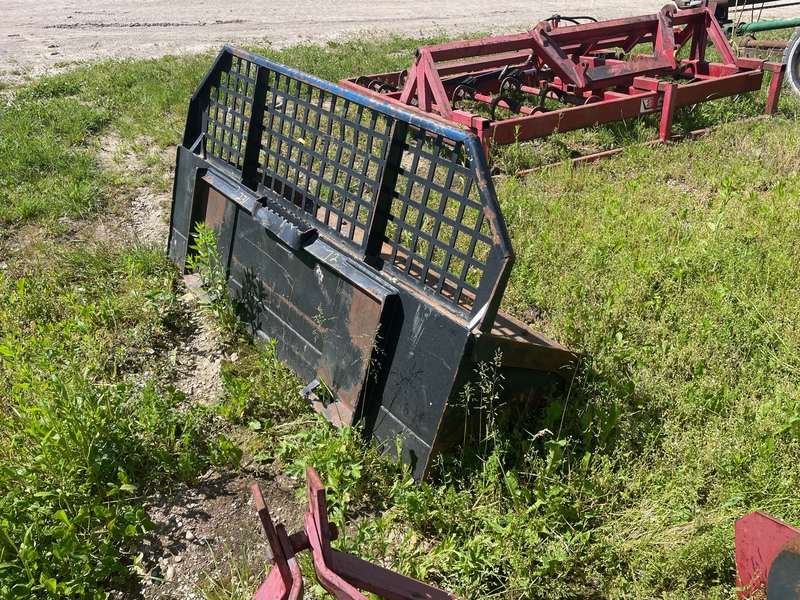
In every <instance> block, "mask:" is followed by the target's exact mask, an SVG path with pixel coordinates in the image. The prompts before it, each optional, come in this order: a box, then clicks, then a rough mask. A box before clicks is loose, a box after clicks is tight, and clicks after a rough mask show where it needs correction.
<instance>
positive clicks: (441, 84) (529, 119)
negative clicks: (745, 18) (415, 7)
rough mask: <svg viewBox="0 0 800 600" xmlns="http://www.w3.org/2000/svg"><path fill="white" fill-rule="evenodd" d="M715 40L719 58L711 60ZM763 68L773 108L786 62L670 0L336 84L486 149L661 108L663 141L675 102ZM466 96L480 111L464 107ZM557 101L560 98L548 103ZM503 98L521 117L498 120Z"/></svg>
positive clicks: (725, 87) (744, 80)
mask: <svg viewBox="0 0 800 600" xmlns="http://www.w3.org/2000/svg"><path fill="white" fill-rule="evenodd" d="M709 44H711V45H713V47H714V49H715V50H716V52H717V54H718V55H719V56H720V59H719V60H720V62H709V61H707V60H706V50H707V46H708V45H709ZM641 45H649V46H650V48H651V51H650V53H649V54H642V53H641V52H640V46H641ZM684 48H687V49H688V50H687V51H686V54H688V56H687V57H686V58H679V56H680V54H681V52H682V51H683V50H684ZM764 71H771V72H772V73H773V74H774V75H773V78H772V85H771V87H770V94H769V99H768V101H767V106H766V112H767V113H768V114H769V113H771V112H774V111H775V109H776V107H777V103H778V98H779V94H780V85H781V83H782V81H783V74H784V71H785V67H783V66H782V65H780V64H777V63H770V62H767V61H764V60H756V59H748V58H737V57H736V55H735V53H734V51H733V49H732V47H731V46H730V44H729V43H728V40H727V38H726V36H725V33H724V31H723V30H722V28H721V27H720V25H719V23H718V22H717V20H716V19H715V17H714V12H713V10H711V9H710V8H709V7H700V8H693V9H688V10H681V11H676V9H675V7H674V6H672V5H667V6H665V7H664V8H663V9H661V11H660V12H659V13H657V14H655V15H645V16H640V17H632V18H626V19H616V20H613V21H602V22H599V23H587V24H580V25H575V26H569V27H553V23H552V22H548V21H544V22H542V23H540V24H539V25H537V26H536V27H535V28H533V29H531V30H530V31H527V32H524V33H518V34H513V35H505V36H495V37H488V38H483V39H474V40H464V41H457V42H450V43H446V44H439V45H435V46H424V47H421V48H419V49H418V51H417V57H416V60H415V63H414V65H413V66H412V67H411V68H410V69H409V70H408V71H407V72H406V71H403V72H396V73H383V74H380V75H371V76H366V77H359V78H356V79H349V80H342V81H341V82H340V83H341V84H342V85H343V86H345V87H349V88H351V89H357V90H359V91H361V92H363V91H364V89H365V88H366V90H367V93H368V94H372V95H375V96H380V97H381V98H382V99H384V100H387V101H389V102H393V103H397V104H401V105H410V106H414V107H416V109H417V110H420V111H423V112H425V113H433V114H434V115H438V116H439V117H441V118H443V119H445V120H447V121H450V122H452V123H456V124H458V125H460V126H462V127H465V128H467V129H469V130H470V131H471V132H472V133H475V134H477V135H478V136H479V137H480V139H481V141H482V143H483V146H484V149H485V150H486V151H487V153H488V150H489V148H490V147H491V145H493V144H501V145H502V144H510V143H514V142H517V141H524V140H530V139H534V138H540V137H546V136H548V135H551V134H553V133H555V132H565V131H573V130H577V129H583V128H586V127H591V126H593V125H597V124H604V123H611V122H614V121H620V120H624V119H629V118H636V117H639V116H640V115H646V114H651V113H659V112H660V113H661V123H660V127H659V138H660V139H661V140H662V141H664V140H667V139H669V138H670V136H671V134H672V123H673V118H674V114H675V110H676V109H677V108H680V107H683V106H692V105H694V104H697V103H699V102H705V101H709V100H713V99H717V98H722V97H726V96H734V95H737V94H741V93H746V92H752V91H756V90H759V89H760V88H761V85H762V83H763V78H764ZM467 98H468V99H469V100H470V101H472V103H473V104H472V106H473V107H476V110H477V112H475V111H473V110H466V109H463V108H459V106H458V105H459V103H460V102H461V101H463V100H464V99H467ZM553 100H556V101H558V103H560V106H558V107H555V108H554V107H552V106H548V105H546V104H545V102H546V101H549V102H548V104H550V105H552V101H553ZM481 106H483V107H484V108H485V110H479V109H480V107H481ZM498 107H499V108H503V109H506V110H509V111H511V112H513V113H516V115H517V116H511V117H509V118H502V119H495V110H496V108H498ZM487 112H488V113H489V114H488V115H487V114H486V113H487Z"/></svg>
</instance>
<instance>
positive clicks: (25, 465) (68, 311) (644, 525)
mask: <svg viewBox="0 0 800 600" xmlns="http://www.w3.org/2000/svg"><path fill="white" fill-rule="evenodd" d="M431 41H435V40H424V41H418V40H416V41H415V40H406V39H400V38H392V39H388V40H374V39H368V40H353V41H348V42H341V43H337V44H329V45H328V46H323V47H303V48H293V49H287V50H283V51H280V52H272V53H271V54H270V55H271V56H272V57H273V58H276V59H278V60H281V61H283V62H285V63H288V64H290V65H291V66H293V67H297V68H300V69H304V70H308V71H311V72H313V73H315V74H317V75H319V76H322V77H324V78H327V79H330V80H337V79H339V78H340V77H344V76H350V75H354V74H359V73H364V72H382V71H388V70H396V69H399V68H403V67H405V66H407V65H408V64H409V63H410V60H411V57H412V56H413V49H414V48H415V47H416V46H417V45H419V44H420V43H429V42H431ZM211 60H212V57H211V55H206V56H201V57H187V58H174V57H168V58H165V59H161V60H156V61H142V62H123V63H115V62H106V63H100V64H98V65H94V66H90V67H79V68H77V69H75V70H73V71H70V72H69V73H66V74H63V75H58V76H56V77H49V78H43V79H40V80H37V81H35V82H33V83H32V84H31V85H28V86H23V87H21V88H19V89H16V90H14V92H15V93H14V94H13V101H12V104H11V105H10V106H9V107H8V108H6V109H5V110H3V111H2V112H0V227H2V231H3V233H2V238H1V239H0V248H8V249H11V248H13V247H15V241H20V240H24V239H27V238H33V239H39V240H41V241H40V243H38V244H32V245H30V244H29V245H28V246H27V247H25V248H24V249H23V250H20V251H16V252H15V253H13V254H12V253H11V252H10V250H9V252H8V253H7V255H4V256H3V257H2V262H3V270H0V380H2V381H3V382H4V383H5V385H4V386H3V387H2V388H0V448H2V450H0V464H1V465H2V467H0V498H2V499H0V595H2V596H3V597H10V598H13V597H19V598H27V597H32V596H39V597H45V596H47V595H49V596H51V597H57V596H66V597H98V598H99V597H103V596H104V595H105V594H106V592H108V591H109V590H111V589H114V588H116V587H119V586H123V585H126V583H130V581H131V577H132V576H131V574H130V573H131V567H132V565H134V564H135V561H136V552H137V551H136V543H137V542H138V541H139V540H140V539H141V538H142V536H143V535H145V534H146V531H147V529H148V527H149V521H148V519H147V514H146V512H145V511H144V509H143V508H142V506H143V501H142V500H143V498H144V497H145V496H146V494H147V493H148V491H149V490H152V489H154V488H155V487H157V486H164V485H170V483H171V482H174V481H176V480H188V481H190V482H191V481H192V479H193V478H194V477H195V476H196V475H197V473H199V472H200V471H202V470H203V469H205V468H207V467H208V466H209V465H212V464H217V465H220V466H221V467H222V466H230V467H233V468H235V467H236V465H237V464H238V462H239V460H240V459H241V454H240V450H239V449H238V448H237V447H236V445H235V444H233V443H231V441H229V440H235V441H237V442H239V443H240V445H242V446H243V449H244V451H245V452H246V455H247V456H248V457H250V458H252V460H254V461H256V462H262V463H264V464H265V465H267V466H268V467H269V468H277V469H283V470H285V471H287V472H288V473H291V474H295V475H300V474H301V473H302V469H303V468H304V466H306V465H313V466H316V467H317V468H318V469H319V470H320V472H321V473H322V474H323V476H324V478H325V480H326V482H327V486H328V491H329V493H330V501H331V505H332V507H333V510H334V515H333V516H334V520H335V521H336V522H337V523H338V524H340V525H345V523H346V522H348V521H350V520H351V519H353V518H354V517H356V518H355V520H354V521H353V523H352V524H351V525H349V526H348V527H347V528H343V532H344V536H343V539H342V540H341V541H340V542H339V543H340V545H341V547H343V548H345V549H346V550H348V551H352V552H356V553H358V554H360V555H362V556H364V557H365V558H369V559H372V560H379V561H381V562H382V563H383V564H386V565H389V566H391V567H392V568H394V569H397V570H400V571H403V572H405V573H408V574H410V575H413V576H416V577H419V578H423V579H426V580H428V581H430V582H432V583H436V584H439V585H442V586H446V587H448V588H449V589H451V590H453V591H454V592H456V593H458V594H460V595H462V596H465V597H472V598H478V597H481V598H488V597H497V598H540V597H563V598H567V597H569V598H572V597H585V598H642V597H656V596H659V597H666V598H689V597H698V596H700V597H710V598H732V597H733V596H734V592H733V585H734V575H733V569H734V562H733V523H734V521H735V519H736V518H738V517H740V516H742V515H744V514H746V513H747V512H749V511H750V510H753V509H756V508H758V509H764V510H767V511H768V512H771V513H773V514H775V515H776V516H778V517H781V518H784V519H786V520H788V521H790V522H792V521H793V522H795V523H798V522H800V503H799V502H798V501H797V499H796V493H795V490H796V489H797V487H798V484H800V466H798V465H800V460H799V459H800V401H798V398H800V393H798V392H800V390H798V381H799V380H798V372H799V371H800V331H798V327H797V323H798V322H799V321H798V319H800V300H798V298H800V294H798V291H800V290H798V286H799V285H800V284H798V281H800V277H798V275H799V273H798V269H799V267H798V266H797V260H796V254H797V252H796V248H797V240H798V239H799V236H800V225H799V223H800V189H798V184H799V183H800V175H799V174H798V167H797V165H798V164H800V125H798V120H797V111H798V106H800V104H799V103H798V101H797V100H796V99H794V98H791V97H786V96H785V97H784V99H783V100H782V102H781V111H780V114H779V115H778V116H776V117H773V118H769V119H765V120H762V121H758V122H750V123H747V124H741V123H737V122H736V120H737V119H739V118H741V117H747V116H753V115H756V114H758V113H759V112H760V110H761V107H762V106H763V102H764V94H763V93H761V94H755V95H753V96H750V97H745V98H740V99H738V100H736V101H733V100H724V101H721V102H715V103H710V104H703V105H701V106H700V107H698V108H697V109H696V110H695V111H680V113H679V114H678V116H677V119H676V128H677V129H678V130H679V131H680V130H684V131H686V130H691V129H694V128H697V127H704V126H707V125H709V124H713V123H718V122H726V123H728V124H727V125H725V126H724V127H721V128H719V129H717V130H716V131H714V132H713V133H711V134H710V135H708V136H707V137H705V138H701V139H697V140H684V141H680V142H677V143H671V144H668V145H666V146H663V147H643V146H635V147H631V148H629V149H628V150H626V151H625V152H623V153H621V154H620V155H617V156H615V157H614V158H612V159H609V160H607V161H604V162H601V163H597V164H593V165H588V166H581V167H573V166H572V165H565V166H562V167H558V168H555V169H549V170H544V171H541V172H538V173H536V174H534V175H531V176H529V177H526V178H524V179H500V180H498V181H497V183H496V185H497V188H498V195H499V197H500V198H501V203H502V205H503V210H504V214H505V217H506V221H507V223H508V225H509V229H510V232H511V234H512V236H513V241H514V248H515V250H516V253H517V264H516V267H515V270H514V272H513V276H512V280H511V282H510V287H509V290H508V292H507V295H506V300H505V306H504V308H505V309H506V310H508V311H509V312H511V313H514V314H516V315H518V316H520V317H525V316H526V315H537V317H536V327H538V328H540V329H542V330H543V331H544V333H546V334H548V335H550V336H552V337H555V338H557V339H559V340H561V341H563V342H564V343H565V344H567V345H568V346H569V347H570V348H573V349H575V350H576V351H579V352H581V353H582V354H583V355H584V356H585V357H586V360H585V366H584V369H583V371H582V374H581V376H580V377H579V378H578V379H577V380H576V381H575V382H574V383H573V386H572V387H571V389H570V392H569V394H568V395H566V396H564V397H562V398H557V399H553V400H552V401H551V402H550V403H549V404H547V405H545V406H541V407H536V408H535V409H532V410H531V411H530V412H529V413H528V414H526V415H524V416H523V418H522V419H521V420H515V421H514V422H508V421H507V419H506V417H504V415H502V414H500V413H498V414H496V415H494V417H493V426H492V427H491V428H490V430H489V434H488V435H487V437H486V438H485V439H482V440H476V441H475V443H473V444H471V445H468V446H465V447H464V448H461V449H459V450H458V451H457V452H454V453H453V454H452V455H450V456H448V457H446V458H445V459H444V460H443V461H442V464H441V465H440V466H439V470H438V471H439V475H438V478H437V479H436V480H434V481H432V482H429V483H426V484H423V485H421V486H417V485H415V484H413V482H411V480H410V479H409V477H408V474H407V471H406V470H404V469H403V468H402V467H401V466H399V465H394V464H391V463H390V462H388V461H386V459H384V458H382V457H381V456H380V455H379V453H378V452H376V451H375V450H374V449H373V448H372V447H371V444H370V443H368V441H365V440H363V439H361V437H360V436H359V435H358V433H357V431H355V430H337V429H333V428H331V427H330V426H328V425H327V423H325V422H324V421H322V420H321V419H319V418H317V417H315V416H313V415H311V414H309V413H308V411H307V410H306V409H305V407H304V406H303V404H302V403H301V402H300V401H299V399H298V398H297V394H296V390H297V387H298V382H297V381H296V380H295V378H294V377H293V376H292V375H291V373H289V372H288V371H287V369H286V368H285V367H283V366H282V365H281V364H280V363H279V362H278V361H277V360H276V359H275V356H274V353H273V352H271V350H270V349H269V348H267V349H266V350H259V349H258V348H256V347H254V346H253V345H252V344H251V343H250V342H249V341H248V340H246V339H243V338H242V337H241V336H239V335H238V334H236V332H235V330H233V331H229V332H228V335H227V336H226V338H225V339H226V343H227V344H229V350H231V351H233V350H235V351H237V353H238V354H239V360H237V362H235V363H228V362H226V363H224V364H223V369H222V380H223V381H222V383H223V388H224V396H223V398H221V399H220V400H219V401H218V402H215V403H211V404H210V405H209V406H207V407H194V408H192V407H188V406H186V403H185V402H184V398H183V396H182V394H180V393H179V392H176V391H175V390H174V389H173V388H172V387H171V386H170V384H169V382H170V379H171V375H172V373H173V369H174V365H173V363H172V361H171V356H173V355H172V351H173V349H174V348H175V347H176V344H177V340H178V339H179V337H180V335H184V334H185V332H183V333H181V332H182V331H183V330H182V329H181V327H182V325H183V324H185V322H186V321H187V314H186V311H187V310H193V309H189V308H187V307H186V306H185V305H184V304H182V303H180V302H179V301H178V299H177V297H176V296H177V293H178V291H177V290H178V287H177V283H176V279H177V274H176V273H175V271H174V269H173V268H172V267H171V266H170V265H169V263H168V262H167V260H166V258H165V257H164V256H163V251H162V250H161V249H146V248H139V247H128V246H125V245H124V244H122V245H121V244H116V245H113V246H102V245H96V244H80V245H78V244H75V242H74V239H73V238H71V237H70V236H71V235H73V234H72V233H70V231H68V230H65V228H63V227H62V226H61V223H62V222H63V221H64V220H67V221H77V227H81V226H83V227H86V228H90V227H92V226H93V224H94V223H95V222H96V219H98V218H100V217H105V218H109V217H110V218H117V217H121V212H120V211H121V209H120V207H117V206H115V204H114V202H113V200H114V198H116V197H117V196H118V195H119V194H120V193H122V192H124V191H125V190H126V189H132V188H133V187H136V186H140V185H155V186H163V185H164V177H165V176H166V174H168V167H167V166H166V165H165V164H164V163H161V162H159V160H158V159H155V158H150V159H147V160H145V161H144V164H145V167H144V169H143V171H142V172H141V173H134V174H133V175H123V174H121V173H120V172H119V171H117V170H114V169H113V168H112V169H111V170H105V169H104V168H103V167H101V164H102V163H101V161H99V160H98V144H99V141H100V140H101V139H102V138H103V136H106V135H114V136H117V137H118V138H119V139H120V140H122V143H123V144H125V145H126V146H127V147H129V148H130V149H131V150H132V152H134V153H136V154H137V155H142V156H150V157H153V156H156V157H157V156H161V150H163V149H164V148H166V147H168V146H169V145H172V144H176V143H178V142H179V140H180V138H181V134H182V128H183V120H184V115H185V112H186V107H187V103H188V99H189V97H190V95H191V93H192V92H193V90H194V87H195V85H196V84H197V82H199V80H200V79H201V78H202V76H203V75H204V73H205V69H206V68H207V67H208V66H209V65H210V63H211ZM654 137H656V136H655V123H654V122H653V121H651V120H641V121H635V122H631V123H626V124H620V125H616V126H613V127H601V128H595V129H593V130H590V131H587V132H582V133H580V134H569V135H563V136H558V137H556V138H554V139H552V140H548V141H546V142H542V143H539V144H536V145H533V144H520V145H518V146H516V147H511V148H509V149H506V150H504V151H501V152H498V154H497V157H496V159H497V164H498V166H500V167H502V168H504V169H507V170H514V169H515V168H523V167H526V166H536V165H538V164H545V163H549V162H552V161H553V160H557V159H561V158H565V157H569V156H570V155H571V154H573V153H574V152H575V151H580V150H583V149H587V148H588V149H605V148H607V147H613V146H618V145H622V144H628V143H630V142H631V141H644V140H648V139H653V138H654ZM153 147H155V149H156V152H152V151H151V150H152V148H153ZM115 215H116V217H115ZM34 233H35V235H34ZM76 246H84V247H76ZM210 308H211V309H213V308H214V307H213V306H212V307H210ZM218 308H219V307H218ZM497 384H499V385H502V381H500V382H493V381H491V378H488V379H487V380H486V382H485V384H484V386H483V389H482V390H479V391H480V393H482V394H485V395H486V396H487V397H491V395H492V394H493V389H492V387H493V385H497ZM298 502H299V501H298ZM243 525H246V524H243ZM248 526H249V525H248ZM242 560H245V559H242ZM253 560H255V561H256V562H258V561H260V560H261V557H260V556H256V557H254V558H253ZM305 567H306V568H308V565H307V564H305ZM240 568H241V569H244V570H245V571H247V572H253V571H254V570H255V569H256V568H257V567H253V568H252V569H251V565H247V564H242V565H240ZM213 593H214V594H217V595H218V596H220V597H235V596H233V595H231V594H229V593H228V591H226V590H215V591H214V592H213ZM211 595H213V594H212V593H211V592H209V596H211Z"/></svg>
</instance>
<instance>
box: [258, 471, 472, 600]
mask: <svg viewBox="0 0 800 600" xmlns="http://www.w3.org/2000/svg"><path fill="white" fill-rule="evenodd" d="M252 491H253V499H254V500H255V506H256V512H257V513H258V516H259V518H260V520H261V524H262V526H263V528H264V532H265V534H266V537H267V557H268V559H269V562H270V564H271V565H272V568H271V569H270V572H269V575H268V576H267V578H266V579H265V580H264V581H263V583H262V584H261V586H260V587H259V588H258V591H257V592H256V594H255V596H253V600H299V599H300V598H302V597H303V577H302V574H301V572H300V567H299V566H298V563H297V557H296V554H297V553H298V552H302V551H304V550H309V551H310V552H311V556H312V565H313V567H314V574H315V575H316V577H317V581H319V583H320V585H321V586H322V587H323V588H324V589H325V590H326V591H328V592H329V593H330V594H331V595H333V596H334V597H335V598H337V599H338V600H368V599H367V597H366V596H365V595H364V594H362V593H361V591H360V590H365V591H367V592H370V593H372V594H377V595H378V596H380V597H381V598H386V599H387V600H419V599H427V600H459V598H458V597H457V596H455V595H453V594H451V593H449V592H446V591H445V590H442V589H439V588H437V587H434V586H432V585H428V584H427V583H424V582H422V581H419V580H417V579H413V578H411V577H406V576H405V575H401V574H400V573H396V572H394V571H391V570H389V569H386V568H384V567H381V566H379V565H376V564H374V563H370V562H367V561H365V560H363V559H361V558H358V557H357V556H354V555H352V554H349V553H347V552H340V551H338V550H335V549H333V548H332V547H331V541H333V540H335V539H336V538H337V536H338V531H337V529H336V527H334V526H333V525H332V524H331V523H329V521H328V503H327V499H326V497H325V486H324V485H323V484H322V481H321V480H320V478H319V475H317V472H316V471H315V470H314V469H313V468H312V467H307V468H306V492H307V497H308V512H307V513H306V515H305V526H304V528H303V529H302V530H301V531H298V532H296V533H294V534H292V535H287V533H286V528H285V527H284V526H283V525H282V524H280V523H279V524H277V525H275V524H273V522H272V518H271V517H270V514H269V508H268V507H267V505H266V503H265V502H264V496H263V494H262V492H261V488H260V487H259V485H258V484H254V485H253V487H252Z"/></svg>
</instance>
